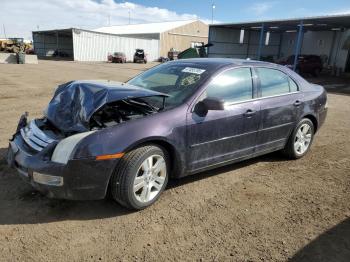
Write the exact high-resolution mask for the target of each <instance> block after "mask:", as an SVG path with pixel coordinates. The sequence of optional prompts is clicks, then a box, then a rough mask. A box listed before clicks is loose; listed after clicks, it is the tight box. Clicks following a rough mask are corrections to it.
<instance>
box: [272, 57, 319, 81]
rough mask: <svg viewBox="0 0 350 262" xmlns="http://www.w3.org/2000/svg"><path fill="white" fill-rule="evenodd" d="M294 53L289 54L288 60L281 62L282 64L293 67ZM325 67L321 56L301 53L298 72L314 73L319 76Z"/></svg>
mask: <svg viewBox="0 0 350 262" xmlns="http://www.w3.org/2000/svg"><path fill="white" fill-rule="evenodd" d="M294 57H295V56H294V55H292V56H289V57H288V58H287V59H286V60H282V61H281V62H279V64H281V65H286V66H287V67H289V68H291V69H292V68H293V65H294ZM322 69H323V63H322V59H321V57H320V56H317V55H299V56H298V62H297V67H296V72H298V73H299V74H312V75H313V76H319V74H320V73H321V71H322Z"/></svg>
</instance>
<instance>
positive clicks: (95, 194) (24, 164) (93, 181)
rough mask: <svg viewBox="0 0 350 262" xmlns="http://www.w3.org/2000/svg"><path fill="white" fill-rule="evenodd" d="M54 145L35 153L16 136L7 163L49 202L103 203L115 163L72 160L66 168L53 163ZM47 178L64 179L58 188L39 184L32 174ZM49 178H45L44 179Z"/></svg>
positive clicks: (114, 161)
mask: <svg viewBox="0 0 350 262" xmlns="http://www.w3.org/2000/svg"><path fill="white" fill-rule="evenodd" d="M54 147H55V144H50V145H49V146H47V147H46V148H45V149H43V150H42V151H40V152H35V151H34V150H33V149H31V148H30V147H29V146H28V145H27V144H26V143H25V141H24V140H23V138H22V137H21V135H20V134H16V135H15V136H14V138H13V139H12V140H11V141H10V144H9V148H8V153H7V162H8V164H9V166H11V167H13V168H15V169H16V170H17V171H18V173H19V174H20V176H21V177H22V178H23V179H24V180H25V181H27V182H28V183H30V184H31V185H32V186H33V187H34V188H35V189H37V190H38V191H40V192H42V193H43V194H45V195H47V196H48V197H50V198H58V199H72V200H96V199H103V198H104V197H105V195H106V192H107V187H108V183H109V179H110V177H111V175H112V172H113V170H114V168H115V165H116V164H117V161H116V159H113V160H104V161H96V160H95V159H94V158H86V159H76V160H69V161H68V163H67V164H60V163H55V162H52V161H51V160H50V157H51V155H52V152H53V150H54ZM36 173H37V174H39V175H40V174H42V175H44V177H50V176H53V177H56V178H61V179H60V181H62V183H58V184H56V185H48V184H43V183H42V181H41V182H40V183H38V182H36V181H35V179H34V178H33V174H34V175H35V174H36ZM45 175H46V176H45Z"/></svg>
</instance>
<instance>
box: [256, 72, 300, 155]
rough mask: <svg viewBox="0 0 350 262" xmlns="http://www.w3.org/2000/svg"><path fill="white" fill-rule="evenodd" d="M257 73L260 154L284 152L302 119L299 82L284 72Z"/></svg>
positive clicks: (258, 142) (258, 143)
mask: <svg viewBox="0 0 350 262" xmlns="http://www.w3.org/2000/svg"><path fill="white" fill-rule="evenodd" d="M255 71H256V74H257V76H258V86H259V89H258V90H259V97H260V99H259V100H260V102H261V103H260V106H261V107H260V125H259V132H258V136H257V151H269V150H274V149H276V148H281V147H283V146H284V145H285V143H286V141H287V139H288V137H289V135H290V133H291V131H292V129H293V128H294V127H295V125H296V122H297V121H298V119H299V115H300V113H301V108H302V106H303V103H302V96H301V93H300V92H299V91H298V86H297V84H296V82H295V81H294V80H293V79H291V78H290V77H289V76H288V75H287V74H285V73H284V72H282V71H280V70H277V69H274V68H266V67H257V68H255Z"/></svg>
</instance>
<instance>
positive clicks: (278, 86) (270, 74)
mask: <svg viewBox="0 0 350 262" xmlns="http://www.w3.org/2000/svg"><path fill="white" fill-rule="evenodd" d="M256 71H257V74H258V76H259V79H260V88H261V96H262V97H266V96H275V95H281V94H287V93H289V92H296V91H297V90H298V86H297V85H296V83H295V82H294V81H293V80H292V79H290V77H289V76H288V75H286V74H285V73H283V72H281V71H279V70H276V69H271V68H257V69H256Z"/></svg>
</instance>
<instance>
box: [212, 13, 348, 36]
mask: <svg viewBox="0 0 350 262" xmlns="http://www.w3.org/2000/svg"><path fill="white" fill-rule="evenodd" d="M300 21H303V24H304V28H305V30H308V29H309V30H315V31H325V30H341V29H344V28H350V14H349V13H347V14H339V15H327V16H314V17H301V18H290V19H280V20H261V21H248V22H240V23H237V22H236V23H222V24H214V25H210V27H226V28H235V29H252V30H255V29H256V30H259V29H260V28H261V25H262V24H264V26H265V28H270V29H271V30H270V31H277V32H278V31H286V30H295V29H297V26H298V25H299V24H300Z"/></svg>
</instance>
